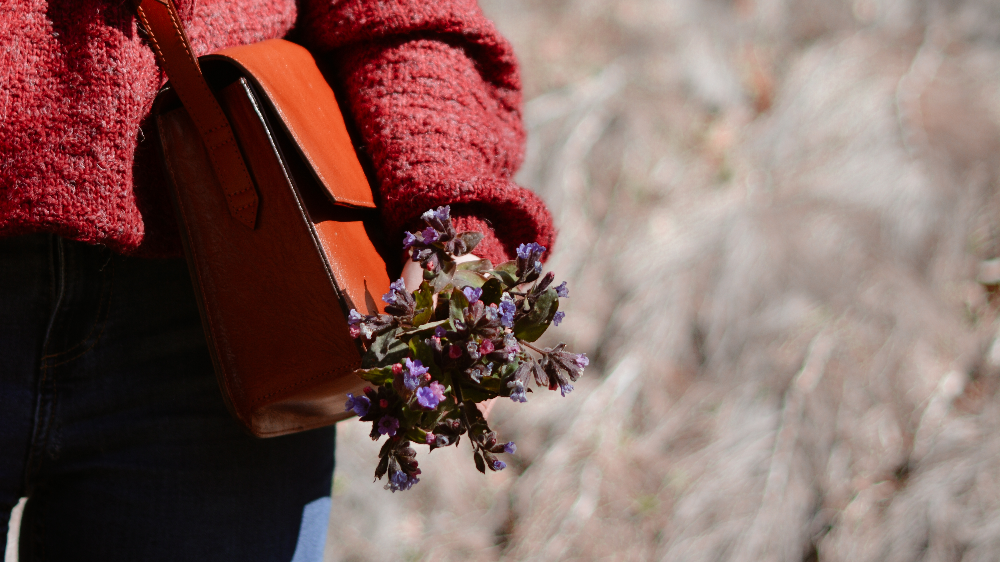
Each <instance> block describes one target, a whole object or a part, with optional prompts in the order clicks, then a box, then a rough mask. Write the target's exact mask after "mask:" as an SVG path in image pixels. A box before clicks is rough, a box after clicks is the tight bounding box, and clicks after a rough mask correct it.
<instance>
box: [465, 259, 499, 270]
mask: <svg viewBox="0 0 1000 562" xmlns="http://www.w3.org/2000/svg"><path fill="white" fill-rule="evenodd" d="M491 269H493V262H491V261H490V260H474V261H464V262H462V263H460V264H458V270H459V271H475V272H476V273H486V272H488V271H489V270H491Z"/></svg>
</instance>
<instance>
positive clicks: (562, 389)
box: [559, 384, 573, 398]
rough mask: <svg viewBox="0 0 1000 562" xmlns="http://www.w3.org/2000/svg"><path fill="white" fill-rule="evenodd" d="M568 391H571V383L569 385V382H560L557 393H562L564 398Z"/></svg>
mask: <svg viewBox="0 0 1000 562" xmlns="http://www.w3.org/2000/svg"><path fill="white" fill-rule="evenodd" d="M570 392H573V385H571V384H560V385H559V394H562V395H563V398H565V397H566V395H567V394H569V393H570Z"/></svg>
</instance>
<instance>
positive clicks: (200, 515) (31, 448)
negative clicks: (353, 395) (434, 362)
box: [0, 235, 335, 562]
mask: <svg viewBox="0 0 1000 562" xmlns="http://www.w3.org/2000/svg"><path fill="white" fill-rule="evenodd" d="M334 438H335V434H334V429H333V428H332V427H329V428H324V429H319V430H314V431H309V432H305V433H299V434H296V435H291V436H286V437H277V438H272V439H257V438H254V437H252V436H250V435H248V434H246V433H244V431H243V429H242V427H241V426H240V425H239V424H238V423H237V422H236V421H234V420H233V419H232V418H231V417H230V415H229V413H228V412H227V411H226V407H225V405H224V404H223V402H222V397H221V395H220V394H219V389H218V386H217V385H216V382H215V376H214V374H213V372H212V364H211V360H210V358H209V355H208V351H207V347H206V344H205V337H204V334H203V332H202V328H201V324H200V322H199V319H198V311H197V308H196V305H195V300H194V294H193V292H192V289H191V282H190V279H189V277H188V272H187V267H186V265H185V263H184V262H183V260H146V259H138V258H129V257H123V256H120V255H117V254H114V253H112V252H110V251H109V250H108V249H106V248H104V247H102V246H91V245H86V244H81V243H76V242H67V241H65V240H63V239H61V238H58V237H55V236H52V235H33V236H24V237H17V238H7V239H0V521H7V520H8V519H9V516H10V510H11V509H12V507H13V506H14V505H15V504H16V503H17V501H18V498H20V497H22V496H27V498H28V501H27V504H26V505H25V509H24V514H23V519H22V524H21V535H20V543H19V548H20V556H21V560H22V561H34V560H47V561H62V560H73V561H83V560H101V561H104V562H114V561H118V560H130V561H136V560H143V561H149V560H171V561H175V560H184V561H188V562H190V561H201V560H205V561H209V560H210V561H212V562H222V561H228V560H239V561H248V560H262V561H289V560H294V561H295V562H302V561H305V560H320V559H321V558H322V550H323V543H324V541H325V537H326V529H327V523H328V519H329V513H330V499H329V496H330V487H331V479H332V475H333V453H334ZM3 536H4V537H5V536H6V533H4V534H3ZM0 540H3V541H4V542H5V539H0ZM0 552H3V550H2V549H0Z"/></svg>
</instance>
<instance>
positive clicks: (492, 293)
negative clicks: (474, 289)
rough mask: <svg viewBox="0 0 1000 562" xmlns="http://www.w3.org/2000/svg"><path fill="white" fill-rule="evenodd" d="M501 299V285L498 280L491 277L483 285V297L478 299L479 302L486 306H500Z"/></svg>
mask: <svg viewBox="0 0 1000 562" xmlns="http://www.w3.org/2000/svg"><path fill="white" fill-rule="evenodd" d="M501 297H503V284H502V283H500V280H499V279H497V278H495V277H491V278H490V280H489V281H487V282H485V283H483V296H481V297H479V300H481V301H483V302H484V303H486V304H500V298H501Z"/></svg>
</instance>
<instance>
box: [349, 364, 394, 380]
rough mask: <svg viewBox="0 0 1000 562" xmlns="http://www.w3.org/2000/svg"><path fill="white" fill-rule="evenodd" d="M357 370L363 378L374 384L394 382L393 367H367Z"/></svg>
mask: <svg viewBox="0 0 1000 562" xmlns="http://www.w3.org/2000/svg"><path fill="white" fill-rule="evenodd" d="M356 372H357V373H358V375H359V376H360V377H361V378H363V379H365V380H366V381H368V382H370V383H372V384H389V383H390V382H392V367H381V368H376V369H365V370H360V371H356Z"/></svg>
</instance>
